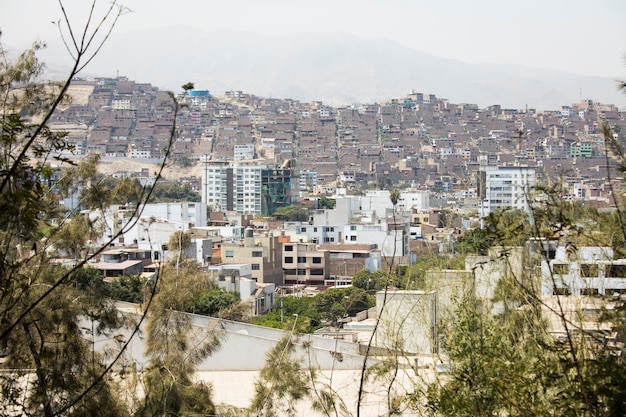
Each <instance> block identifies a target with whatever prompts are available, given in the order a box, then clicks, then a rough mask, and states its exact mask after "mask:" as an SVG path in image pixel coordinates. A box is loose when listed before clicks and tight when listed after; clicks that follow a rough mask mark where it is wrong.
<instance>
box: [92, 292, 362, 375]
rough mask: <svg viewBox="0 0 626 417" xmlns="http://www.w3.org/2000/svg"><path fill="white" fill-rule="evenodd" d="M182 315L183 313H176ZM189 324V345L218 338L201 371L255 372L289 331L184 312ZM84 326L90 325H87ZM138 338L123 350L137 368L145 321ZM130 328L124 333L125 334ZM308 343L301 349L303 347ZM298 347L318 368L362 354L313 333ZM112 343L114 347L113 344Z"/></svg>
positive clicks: (356, 364) (357, 364) (345, 364)
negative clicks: (208, 337) (209, 338)
mask: <svg viewBox="0 0 626 417" xmlns="http://www.w3.org/2000/svg"><path fill="white" fill-rule="evenodd" d="M118 306H119V308H120V309H121V310H122V311H123V312H124V313H125V314H127V315H129V316H131V317H132V316H134V317H136V318H138V315H139V313H140V311H139V310H138V306H136V305H134V304H130V303H119V304H118ZM179 314H185V313H179ZM186 315H187V316H188V317H189V319H190V322H191V325H192V326H193V330H192V331H191V334H192V335H194V336H193V339H194V340H191V341H190V345H193V344H194V343H197V342H200V341H202V340H205V339H206V337H207V335H210V334H213V333H217V334H219V335H220V337H221V338H222V345H221V347H220V349H219V350H218V351H217V352H215V353H214V354H213V355H211V356H210V357H209V358H207V359H205V360H204V361H203V362H202V363H200V364H198V366H197V370H198V371H199V372H202V371H255V370H260V369H261V368H262V367H263V366H264V365H265V359H266V355H267V353H268V351H269V350H270V349H271V348H272V347H273V346H275V344H276V343H277V342H278V341H279V340H280V339H281V338H282V337H285V336H286V335H288V334H289V332H286V331H282V330H277V329H271V328H267V327H261V326H255V325H251V324H246V323H239V322H233V321H227V320H220V319H216V318H212V317H206V316H200V315H194V314H186ZM85 327H87V328H91V325H90V324H88V325H86V326H85ZM141 329H142V330H141V331H142V334H143V336H142V337H139V336H138V335H137V336H135V337H134V338H133V339H132V340H131V342H130V344H129V347H128V350H127V360H131V359H132V360H134V361H135V362H136V363H137V365H138V368H139V369H141V368H143V367H145V366H147V364H148V358H146V356H145V354H144V352H145V331H146V329H145V322H144V323H143V325H142V328H141ZM129 334H130V330H126V331H125V334H124V336H125V337H129ZM114 343H115V342H114V341H113V340H112V339H105V338H102V339H100V340H98V341H97V343H96V346H97V348H99V349H104V347H105V346H110V345H113V344H114ZM305 344H309V345H310V347H309V348H308V349H305V348H304V347H303V346H304V345H305ZM298 345H299V346H300V348H299V350H298V353H297V355H299V356H301V357H303V358H305V359H306V363H307V364H310V365H311V366H314V367H318V368H319V369H361V367H362V366H363V360H364V358H363V356H361V355H359V345H358V344H357V343H352V342H347V341H342V340H335V339H330V338H325V337H319V336H314V335H301V336H299V338H298ZM114 346H117V344H115V345H114Z"/></svg>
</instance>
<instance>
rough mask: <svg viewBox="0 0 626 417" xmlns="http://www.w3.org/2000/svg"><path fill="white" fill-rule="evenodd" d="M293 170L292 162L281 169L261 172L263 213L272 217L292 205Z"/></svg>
mask: <svg viewBox="0 0 626 417" xmlns="http://www.w3.org/2000/svg"><path fill="white" fill-rule="evenodd" d="M292 177H293V169H292V167H291V160H287V161H285V162H284V163H283V164H282V165H281V166H280V167H276V168H266V169H263V170H261V213H262V214H263V215H266V216H267V215H271V214H273V213H274V212H275V211H276V210H277V209H278V208H280V207H286V206H289V205H291V203H292V195H293V190H292V187H293V185H292V184H293V179H292Z"/></svg>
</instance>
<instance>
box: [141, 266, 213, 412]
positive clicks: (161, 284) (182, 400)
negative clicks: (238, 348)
mask: <svg viewBox="0 0 626 417" xmlns="http://www.w3.org/2000/svg"><path fill="white" fill-rule="evenodd" d="M159 274H160V277H159V280H158V283H157V286H156V288H155V290H156V294H155V296H154V298H153V299H152V303H151V308H150V311H151V315H150V316H149V318H148V323H147V334H146V353H147V355H148V357H149V358H150V363H149V366H148V368H147V370H146V372H145V374H144V375H143V384H144V392H145V397H144V398H143V400H141V402H140V406H139V408H138V410H137V412H136V415H137V416H153V415H190V414H202V415H207V414H208V415H212V414H215V405H214V404H213V401H212V399H211V397H212V394H211V388H210V387H209V386H208V385H206V384H204V383H202V382H195V381H194V378H193V374H194V372H195V368H196V366H197V365H198V364H199V363H200V362H202V361H203V360H204V359H205V358H206V357H207V356H209V355H211V354H212V353H213V352H215V351H216V350H217V349H218V348H219V346H220V344H221V339H222V337H223V334H222V332H221V331H219V330H218V329H216V328H209V329H205V330H204V331H203V332H198V331H197V329H194V328H192V324H191V318H190V316H189V315H188V314H185V313H182V311H185V309H186V307H187V306H188V305H189V303H190V301H191V300H194V299H197V298H198V297H199V296H200V295H201V294H202V293H204V292H205V291H209V290H211V289H212V283H211V282H210V281H209V280H207V279H206V277H204V276H203V274H202V273H201V272H200V271H199V270H198V268H197V267H196V265H194V263H193V262H189V261H184V260H183V261H182V262H181V264H179V265H177V266H174V265H171V264H166V265H164V267H163V268H162V269H161V271H160V273H159Z"/></svg>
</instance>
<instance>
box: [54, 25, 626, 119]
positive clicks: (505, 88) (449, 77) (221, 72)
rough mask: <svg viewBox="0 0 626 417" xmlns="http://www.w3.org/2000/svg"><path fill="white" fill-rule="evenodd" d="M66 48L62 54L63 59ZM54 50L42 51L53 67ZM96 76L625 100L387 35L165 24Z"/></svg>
mask: <svg viewBox="0 0 626 417" xmlns="http://www.w3.org/2000/svg"><path fill="white" fill-rule="evenodd" d="M61 54H63V55H61ZM60 56H63V57H64V56H67V54H66V53H65V52H62V51H61V48H60V47H59V46H55V45H51V44H50V43H49V47H48V50H47V51H46V52H45V54H44V55H43V57H44V60H45V61H46V62H48V63H49V66H50V67H51V68H55V69H56V70H58V69H59V67H58V62H59V57H60ZM88 71H89V74H91V75H92V76H94V75H97V76H115V75H116V74H118V73H119V74H120V75H125V76H127V77H129V78H131V79H134V80H136V81H140V82H149V83H152V84H153V85H156V86H158V87H159V88H162V89H171V90H174V91H179V90H180V86H181V85H182V84H184V83H186V82H188V81H192V82H194V83H195V85H196V87H197V88H204V89H208V90H211V91H212V92H214V93H215V94H222V93H223V92H224V91H226V90H242V91H244V92H247V93H251V94H255V95H258V96H264V97H270V96H271V97H280V98H293V99H298V100H301V101H314V100H321V101H323V102H325V103H327V104H331V105H344V104H353V103H372V102H379V101H381V100H384V99H388V98H401V97H404V96H405V95H406V94H408V93H410V92H411V91H416V92H423V93H431V94H435V95H436V96H437V97H442V98H447V99H449V100H450V101H451V102H453V103H476V104H479V105H480V106H487V105H491V104H500V105H502V106H504V107H512V108H524V107H525V106H528V107H530V108H537V109H556V108H558V107H559V106H562V105H569V104H571V103H573V102H577V101H579V100H580V98H581V96H582V98H591V99H593V100H595V101H600V102H603V103H612V104H616V105H619V106H624V105H626V96H624V95H623V94H621V93H620V92H618V91H617V88H616V83H615V80H612V79H610V78H606V77H589V76H580V75H575V74H571V73H568V72H567V68H564V71H554V70H545V69H536V68H526V67H519V66H510V65H492V64H480V65H474V64H468V63H465V62H461V61H456V60H452V59H445V58H440V57H437V56H435V55H432V54H427V53H423V52H420V51H416V50H414V49H410V48H407V47H404V46H402V45H400V44H398V43H395V42H392V41H390V40H388V39H383V38H363V37H358V36H354V35H349V34H345V33H329V34H322V35H320V34H297V35H289V36H268V35H259V34H255V33H247V32H236V31H229V30H202V29H197V28H192V27H164V28H160V29H153V30H147V31H141V32H133V33H127V34H119V35H113V36H112V37H111V38H110V40H109V42H108V43H107V44H106V45H105V47H104V48H103V50H102V51H101V53H100V54H99V55H98V56H97V57H96V59H95V60H94V61H93V62H92V63H91V64H90V65H89V67H88Z"/></svg>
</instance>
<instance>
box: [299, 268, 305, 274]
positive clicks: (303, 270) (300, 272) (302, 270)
mask: <svg viewBox="0 0 626 417" xmlns="http://www.w3.org/2000/svg"><path fill="white" fill-rule="evenodd" d="M298 275H306V270H305V269H298Z"/></svg>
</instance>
